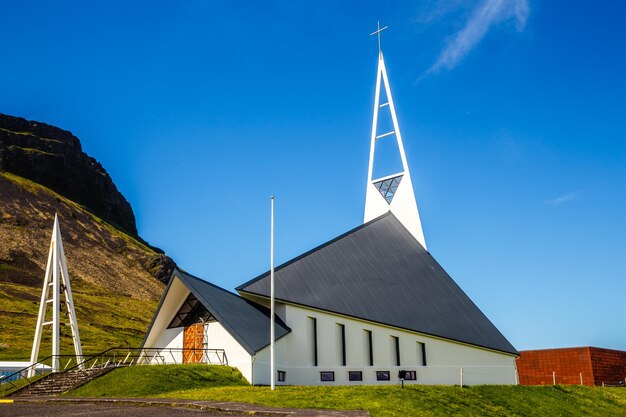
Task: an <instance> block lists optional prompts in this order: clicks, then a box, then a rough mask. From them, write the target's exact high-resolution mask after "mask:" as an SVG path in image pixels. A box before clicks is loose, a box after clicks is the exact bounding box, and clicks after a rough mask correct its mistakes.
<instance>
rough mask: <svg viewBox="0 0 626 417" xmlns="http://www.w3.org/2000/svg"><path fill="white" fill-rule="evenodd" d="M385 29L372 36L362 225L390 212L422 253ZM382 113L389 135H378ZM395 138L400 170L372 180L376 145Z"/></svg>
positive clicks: (422, 242) (420, 224)
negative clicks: (374, 60) (374, 49)
mask: <svg viewBox="0 0 626 417" xmlns="http://www.w3.org/2000/svg"><path fill="white" fill-rule="evenodd" d="M385 29H387V26H385V27H383V28H382V29H381V28H380V23H379V24H378V30H377V31H376V32H373V33H371V35H378V48H379V49H378V71H377V74H376V94H375V98H374V117H373V120H372V136H371V142H370V159H369V168H368V172H367V189H366V192H365V216H364V219H363V221H364V222H365V223H366V222H368V221H370V220H372V219H375V218H376V217H378V216H380V215H382V214H384V213H387V212H388V211H391V212H392V213H393V214H394V215H395V216H396V218H397V219H398V220H399V221H400V223H402V225H403V226H404V227H406V229H407V230H408V231H409V232H410V233H411V234H412V235H413V237H415V239H417V241H418V242H419V243H420V244H421V245H422V246H423V247H424V249H426V240H425V239H424V232H423V231H422V223H421V221H420V216H419V212H418V210H417V202H416V201H415V193H414V191H413V183H412V181H411V173H410V171H409V165H408V164H407V161H406V154H405V152H404V145H403V144H402V134H401V133H400V126H399V125H398V117H397V116H396V109H395V106H394V104H393V98H392V96H391V89H390V88H389V79H388V78H387V69H386V68H385V59H384V58H383V52H382V49H381V47H380V32H382V31H383V30H385ZM381 81H382V83H381ZM381 84H382V85H383V86H384V88H385V96H386V98H387V101H386V102H385V103H380V93H381ZM381 113H382V117H391V122H392V126H393V130H392V131H389V132H378V127H379V123H378V122H379V116H381ZM394 137H395V139H396V144H397V149H398V152H399V155H400V160H401V161H402V170H401V171H399V172H389V173H386V174H385V175H383V176H381V177H378V178H373V174H374V159H375V155H376V144H377V142H378V141H381V140H383V141H389V140H392V138H394Z"/></svg>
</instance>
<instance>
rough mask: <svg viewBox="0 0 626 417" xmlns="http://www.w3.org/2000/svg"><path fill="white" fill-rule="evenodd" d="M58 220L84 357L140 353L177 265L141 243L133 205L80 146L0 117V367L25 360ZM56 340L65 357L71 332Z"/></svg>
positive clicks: (53, 131)
mask: <svg viewBox="0 0 626 417" xmlns="http://www.w3.org/2000/svg"><path fill="white" fill-rule="evenodd" d="M55 213H58V216H59V220H60V223H61V234H62V237H63V243H64V248H65V253H66V257H67V263H68V269H69V271H68V272H69V275H70V280H71V283H72V291H73V294H74V302H75V308H76V315H77V320H78V326H79V330H80V335H81V340H82V343H83V351H84V352H85V353H95V352H98V351H101V350H104V349H106V348H108V347H112V346H129V345H130V346H137V345H139V343H140V342H141V339H142V337H143V335H144V332H145V330H146V328H147V326H148V323H149V320H150V318H151V317H152V314H153V312H154V310H155V308H156V305H157V303H158V300H159V298H160V296H161V294H162V292H163V289H164V283H165V282H166V281H167V280H168V279H169V275H170V274H171V272H172V270H173V269H174V267H175V266H176V265H175V263H174V261H172V260H171V259H170V258H169V257H167V256H166V255H165V254H163V253H162V251H160V250H159V249H157V248H154V247H151V246H150V245H148V244H147V243H146V242H145V241H143V240H142V239H141V238H140V237H139V236H138V235H137V227H136V225H135V216H134V214H133V211H132V208H131V206H130V204H129V203H128V201H126V199H125V198H124V196H123V195H122V194H121V193H120V192H119V191H118V189H117V187H116V186H115V184H114V183H113V181H112V180H111V177H110V176H109V175H108V173H107V172H106V170H105V169H104V168H103V167H102V165H101V164H100V163H98V162H97V161H96V160H95V159H93V158H91V157H90V156H88V155H87V154H85V153H84V152H83V151H82V148H81V144H80V141H79V140H78V138H76V137H75V136H74V135H72V134H71V133H70V132H68V131H65V130H62V129H59V128H56V127H54V126H50V125H47V124H45V123H40V122H33V121H27V120H25V119H22V118H18V117H13V116H6V115H3V114H0V359H12V358H28V356H29V355H30V347H31V344H32V339H33V335H34V330H35V325H36V322H37V312H38V308H39V299H40V297H41V287H42V285H43V278H44V273H45V267H46V262H47V255H48V250H49V245H50V237H51V232H52V225H53V221H54V214H55ZM48 331H49V329H48ZM46 336H49V335H46V334H44V340H43V341H42V351H41V352H42V355H44V356H45V355H48V354H49V353H48V352H50V350H49V343H47V342H49V340H47V338H46ZM62 337H63V339H62V340H61V345H62V350H64V351H66V352H68V353H70V351H71V337H70V333H69V328H63V329H62Z"/></svg>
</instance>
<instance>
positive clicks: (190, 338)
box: [183, 323, 204, 363]
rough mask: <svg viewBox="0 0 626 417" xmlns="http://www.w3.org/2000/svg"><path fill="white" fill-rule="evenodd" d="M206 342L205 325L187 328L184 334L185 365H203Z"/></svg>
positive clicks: (198, 324)
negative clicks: (204, 343)
mask: <svg viewBox="0 0 626 417" xmlns="http://www.w3.org/2000/svg"><path fill="white" fill-rule="evenodd" d="M203 342H204V323H196V324H192V325H190V326H185V330H184V334H183V363H201V362H202V356H203V355H202V353H203V350H202V349H203V347H204V346H203Z"/></svg>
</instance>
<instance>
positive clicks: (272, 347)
mask: <svg viewBox="0 0 626 417" xmlns="http://www.w3.org/2000/svg"><path fill="white" fill-rule="evenodd" d="M274 317H275V316H274V196H272V200H271V220H270V373H271V374H272V377H271V381H272V390H274V389H275V388H276V383H275V379H276V369H275V368H276V364H275V363H274V339H275V329H274V328H275V323H274Z"/></svg>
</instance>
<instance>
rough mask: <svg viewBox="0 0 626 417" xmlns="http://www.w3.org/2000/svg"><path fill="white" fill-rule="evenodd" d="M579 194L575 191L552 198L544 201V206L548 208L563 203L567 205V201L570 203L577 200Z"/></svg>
mask: <svg viewBox="0 0 626 417" xmlns="http://www.w3.org/2000/svg"><path fill="white" fill-rule="evenodd" d="M578 195H579V193H578V192H577V191H575V192H573V193H569V194H565V195H562V196H560V197H557V198H553V199H551V200H548V201H546V204H547V205H549V206H558V205H560V204H563V203H567V202H568V201H572V200H574V199H575V198H577V197H578Z"/></svg>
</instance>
